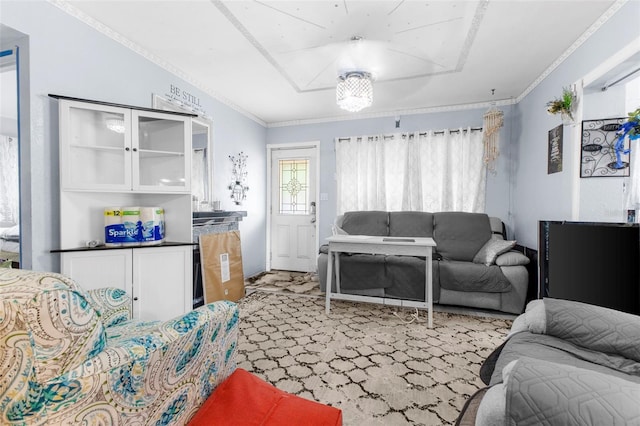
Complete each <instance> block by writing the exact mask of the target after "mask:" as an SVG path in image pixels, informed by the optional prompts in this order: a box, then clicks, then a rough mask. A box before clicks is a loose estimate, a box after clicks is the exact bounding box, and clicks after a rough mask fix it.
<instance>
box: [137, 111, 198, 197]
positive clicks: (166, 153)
mask: <svg viewBox="0 0 640 426" xmlns="http://www.w3.org/2000/svg"><path fill="white" fill-rule="evenodd" d="M132 116H133V125H134V132H133V139H132V152H133V160H132V161H133V164H134V167H133V187H134V190H136V189H137V190H143V191H161V192H185V191H187V192H188V191H190V177H191V175H190V174H191V151H190V148H189V147H190V138H191V118H190V117H187V116H181V115H173V114H162V113H155V112H150V111H137V110H134V111H132ZM187 154H188V155H187ZM136 165H137V167H136Z"/></svg>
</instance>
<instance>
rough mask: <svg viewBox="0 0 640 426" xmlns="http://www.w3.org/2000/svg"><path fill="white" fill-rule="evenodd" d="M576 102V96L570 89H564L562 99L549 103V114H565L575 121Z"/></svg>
mask: <svg viewBox="0 0 640 426" xmlns="http://www.w3.org/2000/svg"><path fill="white" fill-rule="evenodd" d="M575 101H576V95H575V93H573V90H571V89H570V88H568V87H563V88H562V97H561V98H559V99H558V98H556V99H555V100H553V101H549V102H547V112H548V113H549V114H565V115H567V116H568V117H569V118H570V119H571V121H573V106H574V104H575Z"/></svg>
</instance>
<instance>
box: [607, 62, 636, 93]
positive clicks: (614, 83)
mask: <svg viewBox="0 0 640 426" xmlns="http://www.w3.org/2000/svg"><path fill="white" fill-rule="evenodd" d="M638 71H640V68H636V69H635V70H633V71H631V72H630V73H629V74H627V75H625V76H622V77H620V78H619V79H617V80H616V81H614V82H613V83H609V84H605V85H604V86H602V89H600V90H601V91H603V92H604V91H606V90H607V89H608V88H609V87H613V86H615V85H616V84H618V83H620V82H621V81H622V80H624V79H626V78H627V77H631V76H632V75H634V74H635V73H637V72H638Z"/></svg>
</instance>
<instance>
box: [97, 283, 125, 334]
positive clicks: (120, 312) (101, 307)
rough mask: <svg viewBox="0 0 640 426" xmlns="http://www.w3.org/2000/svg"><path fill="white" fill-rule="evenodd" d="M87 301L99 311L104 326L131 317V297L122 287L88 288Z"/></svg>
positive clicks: (109, 325)
mask: <svg viewBox="0 0 640 426" xmlns="http://www.w3.org/2000/svg"><path fill="white" fill-rule="evenodd" d="M87 294H88V296H89V303H91V306H93V308H94V309H95V310H96V311H98V312H99V313H100V319H101V320H102V324H103V325H104V326H105V327H111V326H113V325H116V324H119V323H121V322H124V321H128V320H130V319H131V297H129V295H128V294H127V293H126V292H125V291H124V290H122V289H120V288H115V287H105V288H99V289H96V290H89V291H88V292H87Z"/></svg>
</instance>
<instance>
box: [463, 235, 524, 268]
mask: <svg viewBox="0 0 640 426" xmlns="http://www.w3.org/2000/svg"><path fill="white" fill-rule="evenodd" d="M515 245H516V242H515V241H507V240H500V239H497V238H491V239H490V240H489V241H487V242H486V243H485V244H484V246H482V248H481V249H480V250H478V253H476V255H475V257H474V258H473V263H484V264H485V265H487V266H491V265H493V264H494V263H495V261H496V257H498V255H501V254H502V253H506V252H508V251H509V250H511V249H512V248H514V247H515Z"/></svg>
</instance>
